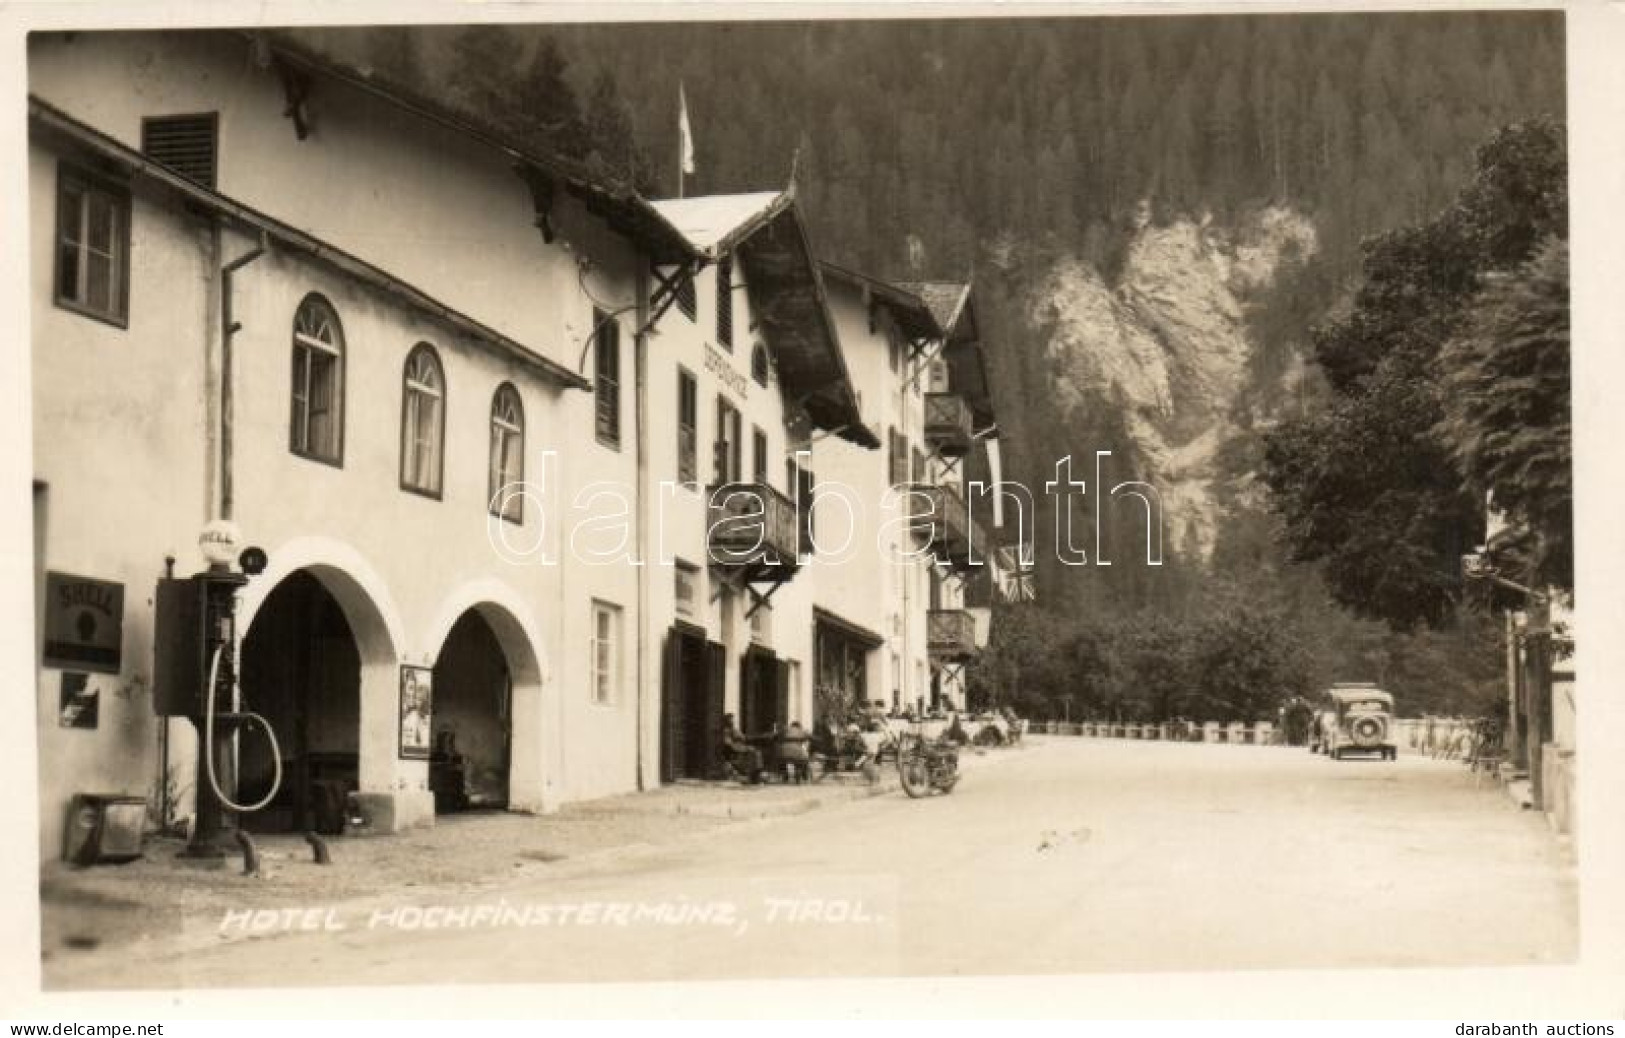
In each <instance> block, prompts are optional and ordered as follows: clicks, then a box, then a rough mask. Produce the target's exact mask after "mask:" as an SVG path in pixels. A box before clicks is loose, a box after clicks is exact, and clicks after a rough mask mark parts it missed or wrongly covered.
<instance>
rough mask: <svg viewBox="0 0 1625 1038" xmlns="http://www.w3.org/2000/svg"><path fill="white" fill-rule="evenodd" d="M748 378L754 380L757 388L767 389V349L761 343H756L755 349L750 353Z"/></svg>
mask: <svg viewBox="0 0 1625 1038" xmlns="http://www.w3.org/2000/svg"><path fill="white" fill-rule="evenodd" d="M750 377H751V378H753V379H755V380H756V384H757V385H758V386H761V387H762V388H763V389H766V388H767V379H768V364H767V347H766V346H763V345H762V344H761V343H757V344H756V346H755V348H754V349H752V350H751V351H750Z"/></svg>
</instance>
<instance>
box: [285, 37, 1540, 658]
mask: <svg viewBox="0 0 1625 1038" xmlns="http://www.w3.org/2000/svg"><path fill="white" fill-rule="evenodd" d="M306 35H308V36H310V37H311V38H312V39H314V40H316V41H317V42H318V43H319V45H321V46H323V47H326V48H328V49H330V50H333V51H335V52H336V53H337V54H339V56H341V57H346V58H348V59H350V60H353V61H357V62H360V63H363V64H369V65H371V66H372V67H374V68H376V69H377V70H379V72H380V73H381V74H385V75H390V76H394V77H398V78H402V79H406V80H409V81H412V82H414V83H416V84H418V85H420V86H423V87H426V88H428V89H431V90H439V91H442V92H443V93H444V95H445V96H446V97H447V98H448V99H450V100H453V101H455V102H457V103H461V104H464V105H467V106H469V107H471V108H473V109H476V110H479V111H480V112H482V114H485V115H487V116H491V117H494V118H499V119H502V120H506V121H509V122H510V123H511V124H513V125H515V126H518V127H520V128H522V129H523V130H524V131H525V132H526V133H528V134H530V135H532V136H533V137H534V138H535V139H537V140H538V141H541V142H544V143H549V144H551V145H553V146H555V147H558V148H560V149H562V150H565V151H571V152H576V153H579V154H582V155H585V156H588V157H590V158H592V160H593V161H596V162H598V163H600V164H601V165H602V166H603V167H604V168H606V169H609V170H613V171H616V172H618V173H621V174H624V175H625V176H627V177H628V178H631V179H634V180H635V181H637V182H638V183H639V184H640V185H641V186H642V187H643V188H644V190H645V191H646V192H647V193H649V194H650V195H652V196H663V195H667V194H671V193H673V192H674V191H675V187H676V174H677V166H678V143H677V108H678V101H677V99H678V88H679V84H681V86H682V89H683V91H684V93H685V95H686V98H687V106H688V114H689V119H690V122H691V124H692V127H693V139H694V149H695V160H696V164H697V167H698V168H697V171H696V173H695V174H694V175H693V176H691V177H689V178H688V181H687V184H686V188H687V191H688V193H690V194H695V193H711V192H725V191H738V190H757V189H762V188H764V187H772V186H776V185H780V184H784V183H786V182H788V181H789V180H790V179H791V177H792V170H793V171H794V177H795V180H796V183H797V186H798V190H799V192H800V196H801V198H802V199H803V201H804V203H805V206H806V211H807V214H808V217H809V220H810V224H811V230H812V235H813V240H814V244H815V247H816V248H818V249H819V250H820V251H821V252H822V253H823V254H824V255H826V256H827V257H829V258H830V259H833V260H835V261H837V262H840V263H842V264H844V265H848V266H852V267H855V268H858V269H863V270H866V271H869V272H872V273H875V274H878V275H881V276H887V277H893V278H898V279H919V278H960V277H967V276H972V275H974V277H975V279H976V282H977V284H978V289H979V306H980V307H981V309H980V314H979V316H980V319H981V321H982V326H983V330H984V336H985V338H986V340H987V342H988V345H989V362H990V367H991V372H990V373H991V376H992V379H993V383H994V395H995V403H996V405H997V407H998V411H999V415H1000V423H1001V432H1002V443H1003V448H1004V455H1005V457H1006V458H1007V459H1008V463H1009V468H1010V470H1011V471H1010V472H1009V473H1008V475H1009V476H1011V477H1013V478H1018V479H1021V480H1023V481H1025V482H1027V483H1028V485H1030V486H1034V487H1039V488H1041V487H1042V484H1043V483H1044V481H1046V480H1047V479H1050V478H1053V471H1054V463H1055V459H1057V458H1059V457H1061V456H1063V455H1067V454H1071V455H1073V456H1075V457H1076V458H1078V459H1080V467H1081V468H1085V469H1087V470H1088V472H1087V477H1088V478H1090V479H1091V483H1092V477H1093V472H1092V459H1093V454H1094V452H1095V451H1097V450H1111V451H1112V452H1113V458H1112V462H1111V463H1112V465H1113V468H1112V469H1111V470H1110V471H1109V472H1108V476H1109V478H1110V479H1112V480H1113V481H1115V480H1117V479H1127V478H1132V477H1133V476H1139V477H1142V478H1144V479H1147V480H1149V481H1151V482H1152V483H1153V484H1155V485H1157V486H1158V487H1159V488H1161V489H1162V490H1163V491H1164V495H1165V501H1166V504H1167V508H1168V517H1169V521H1168V524H1167V539H1166V545H1167V548H1168V550H1169V553H1170V556H1171V557H1170V559H1169V562H1168V564H1167V565H1165V566H1163V567H1160V568H1148V567H1146V566H1143V565H1131V564H1128V561H1129V560H1130V559H1132V558H1134V557H1135V556H1136V555H1139V554H1140V553H1142V552H1143V550H1144V549H1143V542H1144V535H1143V532H1142V531H1143V525H1142V524H1143V520H1141V519H1138V517H1137V516H1136V515H1135V514H1134V513H1133V511H1132V510H1131V509H1123V510H1122V512H1123V514H1122V516H1121V519H1122V521H1121V522H1109V523H1108V525H1107V528H1106V530H1105V531H1104V537H1105V541H1106V546H1107V549H1108V550H1107V554H1108V555H1109V556H1110V557H1111V558H1112V559H1113V561H1114V563H1115V564H1114V565H1113V566H1111V567H1109V568H1106V567H1096V566H1089V567H1065V566H1060V565H1057V564H1056V563H1055V561H1054V556H1055V553H1054V551H1053V550H1046V548H1047V546H1048V545H1050V544H1052V543H1053V533H1052V531H1051V529H1050V528H1049V527H1048V526H1047V525H1045V524H1046V523H1047V522H1048V520H1049V518H1050V517H1048V516H1042V517H1041V518H1040V528H1039V529H1038V531H1037V535H1036V540H1037V543H1038V546H1039V549H1040V550H1039V551H1038V553H1037V557H1038V559H1039V566H1040V572H1039V587H1040V593H1041V596H1042V597H1043V599H1044V601H1045V602H1046V603H1047V604H1048V605H1049V606H1050V607H1052V608H1054V609H1056V610H1057V611H1059V612H1061V613H1073V614H1076V613H1080V612H1099V611H1101V610H1111V611H1115V612H1119V613H1121V612H1124V611H1134V610H1137V609H1143V608H1149V609H1153V610H1158V611H1161V612H1164V613H1169V612H1178V611H1181V610H1186V609H1189V608H1193V605H1192V603H1193V601H1194V600H1196V599H1199V598H1200V597H1201V596H1202V594H1203V592H1202V591H1201V590H1200V589H1201V588H1204V587H1207V588H1210V587H1211V586H1212V585H1213V582H1214V578H1215V577H1218V578H1223V579H1225V580H1228V581H1230V582H1231V583H1241V584H1245V585H1252V586H1262V585H1266V584H1267V585H1269V586H1270V587H1271V588H1272V593H1284V594H1287V595H1288V596H1289V597H1291V598H1292V599H1294V600H1298V601H1299V606H1300V607H1301V606H1302V602H1303V601H1305V600H1306V598H1305V596H1308V597H1309V598H1315V596H1316V595H1317V594H1318V592H1317V590H1316V585H1315V578H1314V574H1313V571H1312V570H1310V569H1308V568H1307V567H1303V566H1292V565H1289V564H1287V563H1286V561H1285V557H1286V556H1285V552H1284V550H1281V549H1279V548H1278V547H1276V544H1275V538H1274V537H1273V536H1272V529H1271V526H1272V522H1273V520H1272V518H1271V517H1270V516H1269V515H1268V514H1267V512H1266V510H1265V509H1264V508H1263V507H1262V505H1261V501H1260V498H1261V495H1262V493H1263V492H1262V490H1261V489H1260V486H1259V484H1258V483H1257V482H1256V481H1255V480H1254V478H1253V473H1254V471H1255V469H1256V464H1257V458H1258V456H1259V449H1258V436H1257V430H1259V429H1261V428H1264V427H1267V426H1268V425H1269V424H1270V423H1271V422H1272V421H1273V420H1275V419H1276V418H1278V417H1279V416H1280V415H1281V414H1282V413H1283V412H1284V411H1287V410H1290V409H1298V408H1307V409H1313V408H1314V407H1316V406H1317V400H1318V399H1319V394H1320V393H1321V392H1322V391H1323V390H1322V387H1321V385H1320V382H1319V377H1318V373H1317V371H1316V369H1315V368H1314V366H1313V364H1312V363H1310V362H1308V361H1307V360H1306V357H1307V354H1306V350H1305V347H1306V343H1307V341H1308V338H1309V332H1310V329H1311V328H1312V327H1313V326H1314V325H1315V324H1316V323H1317V322H1318V321H1320V320H1322V319H1323V318H1325V317H1326V316H1327V315H1328V314H1329V313H1331V312H1334V310H1335V308H1337V307H1339V306H1342V305H1346V297H1347V295H1348V290H1349V286H1350V283H1351V281H1352V279H1353V278H1354V277H1355V276H1356V275H1357V272H1358V266H1359V262H1360V255H1361V252H1360V242H1361V241H1362V239H1363V238H1365V237H1366V236H1368V235H1372V234H1376V233H1379V232H1381V231H1384V230H1387V229H1391V228H1395V227H1399V226H1402V225H1406V224H1410V223H1414V222H1417V221H1420V220H1423V219H1424V218H1426V217H1427V215H1428V214H1430V213H1433V212H1435V211H1437V210H1438V209H1439V208H1440V207H1441V206H1443V205H1445V204H1446V203H1447V202H1448V201H1449V200H1450V199H1451V198H1452V197H1453V196H1454V195H1455V194H1456V192H1457V191H1458V190H1459V189H1460V188H1461V186H1462V184H1463V182H1464V181H1465V179H1466V178H1467V177H1468V176H1469V175H1470V173H1471V170H1472V168H1473V157H1474V150H1475V148H1477V147H1478V146H1479V145H1480V144H1482V143H1483V142H1484V141H1485V140H1487V139H1488V138H1489V137H1490V135H1491V134H1492V133H1493V132H1494V131H1495V130H1496V129H1497V128H1498V127H1500V126H1503V125H1505V124H1507V123H1510V122H1513V121H1516V120H1520V119H1524V118H1528V117H1532V116H1537V115H1546V116H1551V117H1553V118H1555V119H1557V120H1561V119H1562V118H1563V116H1564V60H1563V48H1564V39H1563V21H1562V16H1561V14H1556V13H1550V12H1478V13H1468V12H1458V13H1395V14H1369V13H1362V14H1351V15H1342V14H1337V15H1291V16H1287V15H1261V16H1201V17H1194V16H1193V17H1139V18H1126V17H1119V18H1099V17H1096V18H1069V19H1049V18H1047V19H976V20H970V19H966V20H951V21H941V20H938V21H875V20H870V21H861V22H857V21H853V22H814V23H793V22H773V23H761V22H757V23H686V24H637V25H572V26H524V27H517V28H513V29H497V28H490V27H486V28H480V29H472V30H471V29H458V28H453V27H442V28H433V29H417V30H388V31H382V32H379V31H372V32H369V33H365V34H358V33H351V32H348V31H338V30H335V31H329V32H321V33H316V34H313V35H312V34H306ZM516 68H517V69H519V74H518V75H517V77H516V76H515V74H514V71H513V70H514V69H516ZM1085 462H1088V463H1089V464H1084V463H1085ZM1091 512H1092V509H1090V508H1087V507H1086V508H1084V509H1081V510H1080V518H1081V519H1082V520H1083V526H1082V529H1083V531H1084V532H1083V534H1082V536H1081V538H1080V543H1085V544H1087V543H1090V541H1091V540H1092V538H1091V537H1090V536H1089V534H1088V528H1089V527H1088V520H1089V518H1090V513H1091ZM1198 578H1200V579H1198ZM1283 589H1284V590H1283ZM1315 602H1316V608H1317V609H1318V608H1319V607H1320V606H1321V605H1323V604H1324V603H1323V602H1322V601H1321V600H1320V599H1319V598H1315ZM1301 611H1302V609H1301V608H1300V612H1301ZM1328 615H1330V614H1328ZM1328 622H1330V621H1328ZM1372 637H1373V638H1375V637H1377V635H1375V634H1372Z"/></svg>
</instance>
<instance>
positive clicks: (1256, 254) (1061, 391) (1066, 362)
mask: <svg viewBox="0 0 1625 1038" xmlns="http://www.w3.org/2000/svg"><path fill="white" fill-rule="evenodd" d="M1316 247H1317V242H1316V233H1315V227H1314V225H1313V224H1312V223H1311V222H1310V221H1309V220H1308V219H1307V218H1305V217H1304V216H1302V215H1301V214H1299V213H1297V212H1295V211H1293V210H1291V209H1288V208H1282V207H1272V208H1267V209H1264V210H1262V211H1259V212H1257V213H1254V214H1252V215H1250V216H1248V217H1246V218H1243V219H1241V220H1238V221H1237V222H1236V223H1235V224H1234V225H1232V226H1221V225H1220V224H1218V223H1217V222H1216V221H1214V220H1212V219H1210V218H1209V219H1202V220H1190V219H1182V220H1176V221H1174V222H1171V223H1167V224H1162V225H1156V224H1153V223H1152V222H1151V221H1150V220H1149V219H1147V218H1145V217H1144V216H1142V217H1140V218H1139V219H1137V220H1136V221H1135V223H1134V225H1133V227H1132V229H1131V232H1130V237H1129V240H1128V243H1127V247H1126V251H1125V253H1124V255H1123V259H1122V262H1121V264H1120V270H1119V271H1118V272H1117V274H1116V276H1115V277H1111V278H1110V279H1108V277H1107V276H1106V275H1103V274H1102V273H1101V272H1100V270H1098V269H1097V268H1096V267H1095V266H1094V265H1091V264H1089V263H1087V262H1085V261H1083V260H1081V259H1079V258H1076V257H1062V258H1059V259H1057V260H1055V261H1053V263H1051V264H1050V265H1049V266H1048V267H1047V269H1046V270H1044V271H1042V272H1041V273H1040V274H1039V276H1037V277H1035V278H1032V279H1031V280H1030V282H1029V284H1030V289H1029V290H1028V292H1027V293H1026V295H1025V297H1024V299H1023V300H1022V301H1021V303H1020V311H1019V313H1018V314H1017V315H1016V316H1017V317H1018V319H1020V320H1021V322H1022V323H1023V324H1025V325H1026V326H1027V327H1029V328H1032V329H1037V330H1039V332H1038V334H1039V342H1037V343H1035V344H1033V348H1035V349H1036V350H1037V351H1038V353H1039V354H1040V356H1041V358H1042V362H1041V363H1040V364H1037V365H1028V366H1026V371H1025V378H1024V379H1023V380H1024V381H1030V380H1032V379H1033V378H1034V377H1035V376H1036V377H1037V378H1039V379H1041V380H1042V381H1043V382H1044V383H1046V384H1047V385H1048V387H1049V389H1048V391H1049V394H1050V407H1051V408H1052V413H1051V418H1052V419H1053V421H1054V422H1055V423H1057V425H1058V426H1059V427H1060V428H1062V429H1070V430H1077V429H1087V428H1097V427H1098V423H1096V422H1095V421H1094V420H1093V417H1094V416H1092V415H1090V414H1089V413H1088V412H1089V411H1090V410H1091V409H1095V408H1102V407H1112V408H1114V409H1115V410H1116V411H1117V413H1118V417H1117V421H1118V422H1119V423H1120V428H1121V432H1122V433H1123V434H1125V435H1126V436H1127V437H1128V438H1129V439H1130V440H1131V441H1132V446H1133V448H1134V450H1135V452H1136V453H1137V456H1138V461H1139V465H1140V467H1141V469H1142V472H1141V475H1142V476H1143V477H1144V478H1146V479H1148V480H1149V481H1150V482H1152V483H1153V484H1154V485H1155V486H1156V487H1157V488H1158V490H1159V491H1160V492H1161V494H1162V498H1163V504H1164V508H1165V515H1166V524H1167V525H1166V527H1165V543H1166V544H1167V545H1168V547H1169V549H1171V550H1172V551H1174V552H1180V553H1183V554H1184V555H1185V556H1186V557H1187V559H1189V557H1190V556H1192V555H1194V556H1196V557H1198V558H1203V559H1205V558H1206V557H1207V556H1208V555H1209V554H1210V553H1211V552H1212V549H1213V545H1214V542H1215V538H1216V536H1217V533H1218V530H1219V527H1220V525H1221V523H1222V521H1223V506H1222V504H1221V501H1220V498H1221V495H1220V494H1219V493H1218V491H1219V490H1220V488H1219V487H1218V486H1217V485H1216V481H1218V480H1221V479H1222V478H1224V473H1222V472H1221V470H1220V467H1219V466H1218V464H1217V461H1218V457H1219V454H1220V451H1221V450H1222V449H1223V448H1224V447H1225V446H1226V445H1227V444H1228V443H1229V442H1230V441H1231V440H1232V439H1233V438H1234V437H1235V436H1236V435H1238V427H1237V417H1238V409H1239V408H1243V407H1246V406H1248V405H1247V404H1246V401H1247V400H1248V399H1250V398H1252V397H1253V396H1254V393H1253V392H1252V391H1254V390H1256V389H1259V388H1262V387H1259V386H1258V385H1257V382H1258V380H1259V378H1260V377H1261V376H1260V374H1259V372H1258V366H1257V365H1255V364H1254V359H1255V352H1256V351H1255V343H1254V341H1253V338H1254V337H1253V334H1252V332H1251V329H1250V326H1249V313H1250V311H1251V309H1252V308H1253V307H1254V306H1256V305H1258V304H1259V303H1260V301H1261V300H1262V299H1263V298H1264V295H1265V293H1266V292H1267V290H1268V289H1269V288H1270V287H1271V286H1272V285H1273V283H1274V281H1275V278H1276V275H1277V272H1278V271H1279V270H1280V269H1281V268H1282V267H1283V265H1284V264H1286V263H1287V262H1289V261H1293V260H1296V259H1302V258H1304V257H1307V256H1309V255H1312V254H1313V253H1314V252H1315V250H1316ZM1006 374H1007V376H1013V377H1016V378H1022V375H1021V374H1017V373H1011V372H1006ZM1268 377H1270V378H1275V379H1278V378H1279V376H1276V375H1270V376H1268ZM1288 377H1290V376H1288ZM1021 388H1022V390H1024V391H1025V392H1026V393H1027V394H1036V393H1038V392H1042V388H1041V387H1040V386H1038V385H1028V386H1024V387H1021ZM1032 446H1033V447H1037V446H1038V444H1037V443H1034V444H1032ZM1105 446H1110V445H1099V447H1098V449H1104V447H1105ZM1066 449H1067V450H1071V451H1073V452H1074V453H1077V454H1080V455H1081V454H1082V453H1083V451H1085V450H1091V449H1097V445H1094V444H1089V445H1080V444H1077V443H1076V442H1073V443H1072V444H1071V445H1070V446H1068V447H1067V448H1066ZM1119 453H1121V452H1119Z"/></svg>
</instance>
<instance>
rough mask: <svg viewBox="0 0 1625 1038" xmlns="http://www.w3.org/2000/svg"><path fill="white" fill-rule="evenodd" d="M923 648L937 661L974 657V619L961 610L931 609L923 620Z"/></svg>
mask: <svg viewBox="0 0 1625 1038" xmlns="http://www.w3.org/2000/svg"><path fill="white" fill-rule="evenodd" d="M925 646H926V649H927V651H929V652H930V654H931V655H932V656H934V657H936V658H937V659H944V660H966V659H969V658H971V657H972V656H975V655H976V618H975V617H973V616H971V614H970V613H968V612H966V611H965V610H963V609H933V610H931V611H930V612H929V613H928V614H926V618H925Z"/></svg>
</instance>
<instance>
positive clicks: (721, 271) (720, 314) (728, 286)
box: [691, 259, 734, 352]
mask: <svg viewBox="0 0 1625 1038" xmlns="http://www.w3.org/2000/svg"><path fill="white" fill-rule="evenodd" d="M691 316H692V315H691ZM717 342H719V343H721V344H722V346H723V347H724V348H725V349H727V350H728V351H729V352H732V351H733V348H734V264H733V260H731V259H723V260H718V261H717Z"/></svg>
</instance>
